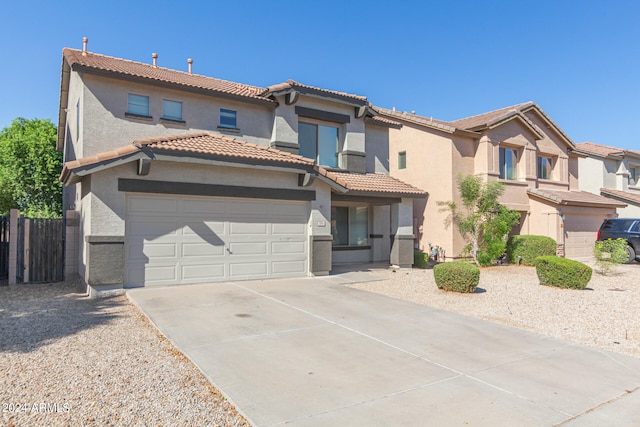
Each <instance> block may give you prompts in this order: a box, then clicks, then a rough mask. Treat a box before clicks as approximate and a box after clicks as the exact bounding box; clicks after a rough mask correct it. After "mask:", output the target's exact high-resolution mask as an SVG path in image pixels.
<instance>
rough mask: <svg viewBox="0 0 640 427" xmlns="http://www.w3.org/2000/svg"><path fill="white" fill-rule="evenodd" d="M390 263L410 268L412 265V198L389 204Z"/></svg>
mask: <svg viewBox="0 0 640 427" xmlns="http://www.w3.org/2000/svg"><path fill="white" fill-rule="evenodd" d="M391 230H392V233H393V240H392V243H391V259H390V261H391V265H397V266H399V267H401V268H411V266H412V265H413V239H414V237H415V236H414V235H413V199H402V201H401V202H400V203H394V204H393V205H391Z"/></svg>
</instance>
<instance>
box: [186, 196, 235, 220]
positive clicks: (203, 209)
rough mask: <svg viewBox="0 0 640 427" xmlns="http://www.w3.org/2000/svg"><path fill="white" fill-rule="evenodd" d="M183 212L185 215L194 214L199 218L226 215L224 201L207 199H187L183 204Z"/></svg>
mask: <svg viewBox="0 0 640 427" xmlns="http://www.w3.org/2000/svg"><path fill="white" fill-rule="evenodd" d="M182 206H183V207H182V212H183V213H184V214H193V215H195V216H197V217H201V216H202V215H203V214H205V215H216V214H218V215H220V216H222V215H224V213H225V202H224V200H213V199H211V200H207V199H185V200H183V203H182Z"/></svg>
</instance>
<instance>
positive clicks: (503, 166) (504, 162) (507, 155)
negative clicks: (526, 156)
mask: <svg viewBox="0 0 640 427" xmlns="http://www.w3.org/2000/svg"><path fill="white" fill-rule="evenodd" d="M500 179H510V180H515V179H518V150H516V149H515V148H508V147H500Z"/></svg>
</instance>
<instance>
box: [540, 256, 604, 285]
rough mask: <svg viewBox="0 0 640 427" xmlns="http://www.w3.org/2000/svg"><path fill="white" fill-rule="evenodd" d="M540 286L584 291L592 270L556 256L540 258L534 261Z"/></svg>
mask: <svg viewBox="0 0 640 427" xmlns="http://www.w3.org/2000/svg"><path fill="white" fill-rule="evenodd" d="M535 266H536V274H537V275H538V279H540V284H541V285H547V286H556V287H558V288H570V289H584V288H585V287H586V286H587V283H589V280H591V274H592V272H593V270H592V269H591V267H589V266H588V265H585V264H583V263H581V262H578V261H574V260H571V259H566V258H560V257H557V256H541V257H538V258H536V261H535Z"/></svg>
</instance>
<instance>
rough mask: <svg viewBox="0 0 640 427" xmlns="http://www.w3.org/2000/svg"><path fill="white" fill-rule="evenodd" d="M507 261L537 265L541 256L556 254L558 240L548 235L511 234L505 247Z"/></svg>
mask: <svg viewBox="0 0 640 427" xmlns="http://www.w3.org/2000/svg"><path fill="white" fill-rule="evenodd" d="M505 252H506V253H507V261H508V262H509V263H510V264H517V263H518V257H520V264H524V265H535V259H536V258H537V257H539V256H553V255H555V254H556V241H555V240H553V239H552V238H551V237H547V236H511V237H509V240H507V246H506V247H505Z"/></svg>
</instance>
